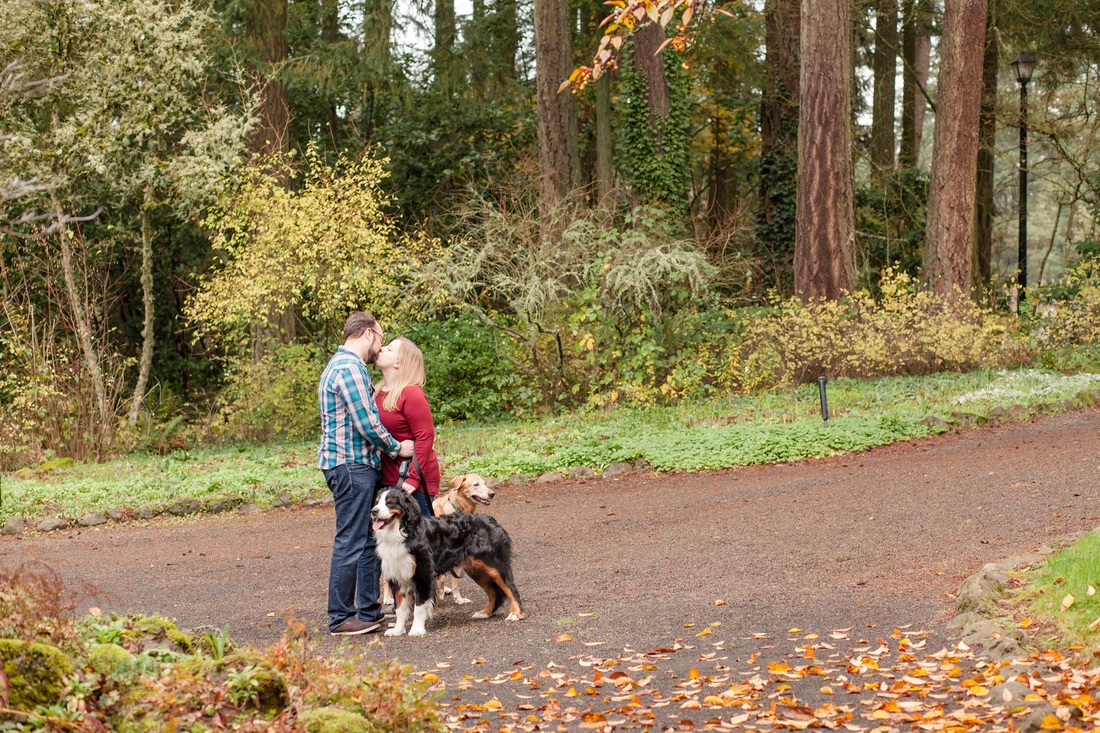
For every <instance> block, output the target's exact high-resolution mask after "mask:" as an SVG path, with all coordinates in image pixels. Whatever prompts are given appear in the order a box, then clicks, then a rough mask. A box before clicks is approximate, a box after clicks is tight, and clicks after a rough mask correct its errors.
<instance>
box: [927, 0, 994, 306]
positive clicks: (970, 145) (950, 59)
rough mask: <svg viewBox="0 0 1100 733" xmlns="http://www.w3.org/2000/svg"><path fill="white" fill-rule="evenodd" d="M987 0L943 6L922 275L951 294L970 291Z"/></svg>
mask: <svg viewBox="0 0 1100 733" xmlns="http://www.w3.org/2000/svg"><path fill="white" fill-rule="evenodd" d="M986 7H987V4H986V0H950V1H949V2H948V3H947V4H946V7H945V10H944V19H943V37H942V39H941V41H940V75H939V81H938V85H937V86H938V98H937V104H936V110H937V112H936V133H935V137H934V139H933V143H932V146H933V147H932V178H931V181H930V184H929V197H928V224H927V228H926V230H925V240H924V277H925V284H926V286H927V287H928V288H929V289H931V290H932V291H933V292H936V293H939V294H941V295H946V296H948V297H951V298H953V297H955V296H956V294H958V293H967V294H969V292H970V286H971V271H972V270H971V261H972V257H973V248H974V244H973V242H974V223H975V216H974V209H975V207H974V204H975V190H976V189H975V184H976V179H977V162H978V111H979V107H980V98H981V87H982V67H981V66H979V65H978V64H975V63H973V59H976V58H980V57H981V55H982V54H983V52H984V49H985V24H986Z"/></svg>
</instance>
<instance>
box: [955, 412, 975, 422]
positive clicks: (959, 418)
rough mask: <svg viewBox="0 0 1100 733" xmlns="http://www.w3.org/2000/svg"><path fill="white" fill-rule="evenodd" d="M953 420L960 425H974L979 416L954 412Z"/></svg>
mask: <svg viewBox="0 0 1100 733" xmlns="http://www.w3.org/2000/svg"><path fill="white" fill-rule="evenodd" d="M950 417H951V419H952V420H953V421H955V422H956V423H958V424H959V425H973V424H974V423H975V422H976V421H977V415H971V414H970V413H969V412H959V411H955V412H952V413H951V415H950Z"/></svg>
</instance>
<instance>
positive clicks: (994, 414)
mask: <svg viewBox="0 0 1100 733" xmlns="http://www.w3.org/2000/svg"><path fill="white" fill-rule="evenodd" d="M1007 416H1008V412H1007V411H1006V410H1005V408H1003V407H1000V406H998V407H994V408H993V409H992V410H990V411H989V412H988V413H987V414H986V419H987V420H988V421H989V422H1000V421H1001V420H1004V419H1005V417H1007Z"/></svg>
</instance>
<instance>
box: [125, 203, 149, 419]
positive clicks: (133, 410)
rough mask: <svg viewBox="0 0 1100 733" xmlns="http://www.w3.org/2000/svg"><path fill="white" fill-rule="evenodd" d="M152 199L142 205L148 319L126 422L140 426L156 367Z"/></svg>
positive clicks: (143, 280)
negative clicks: (140, 416) (146, 391)
mask: <svg viewBox="0 0 1100 733" xmlns="http://www.w3.org/2000/svg"><path fill="white" fill-rule="evenodd" d="M150 204H151V201H150V200H149V197H146V200H145V203H144V204H143V205H142V207H141V215H140V216H141V299H142V306H143V307H144V308H145V322H144V324H143V327H142V329H141V360H140V362H139V366H138V378H137V384H135V385H134V396H133V398H132V399H131V400H130V414H129V416H128V417H127V422H129V423H130V425H137V421H138V415H140V414H141V403H142V402H144V401H145V389H146V387H147V386H148V385H149V372H150V371H151V370H152V368H153V344H154V342H155V338H156V337H155V334H154V331H153V307H154V303H153V225H152V222H150V220H149V207H150Z"/></svg>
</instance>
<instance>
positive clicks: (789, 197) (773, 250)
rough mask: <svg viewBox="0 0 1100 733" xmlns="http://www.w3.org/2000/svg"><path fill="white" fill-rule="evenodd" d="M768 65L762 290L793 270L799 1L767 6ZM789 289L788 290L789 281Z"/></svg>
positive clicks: (763, 103) (760, 221)
mask: <svg viewBox="0 0 1100 733" xmlns="http://www.w3.org/2000/svg"><path fill="white" fill-rule="evenodd" d="M764 20H765V37H764V40H765V46H766V49H765V67H766V68H767V76H766V78H765V82H764V93H763V95H762V97H761V100H760V138H761V141H760V143H761V149H760V190H759V198H760V203H759V208H758V210H757V213H756V224H757V231H758V235H759V238H760V241H761V243H762V244H763V245H764V247H765V248H766V250H767V252H766V254H767V255H768V256H767V257H766V261H768V264H767V266H766V267H765V271H766V272H765V277H766V278H767V279H768V281H769V282H765V283H762V284H761V285H762V286H763V287H775V288H777V289H783V287H782V283H783V281H784V280H786V278H787V277H789V273H790V272H791V271H792V269H793V256H794V240H795V216H794V211H795V197H796V195H795V180H796V179H797V177H798V176H797V168H798V97H799V79H798V76H799V65H800V64H799V56H800V49H799V44H800V38H801V25H802V16H801V12H800V10H799V2H798V0H767V2H766V3H765V4H764ZM786 281H787V285H788V287H789V283H790V281H789V280H786Z"/></svg>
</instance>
